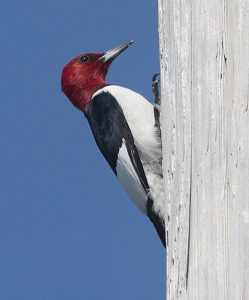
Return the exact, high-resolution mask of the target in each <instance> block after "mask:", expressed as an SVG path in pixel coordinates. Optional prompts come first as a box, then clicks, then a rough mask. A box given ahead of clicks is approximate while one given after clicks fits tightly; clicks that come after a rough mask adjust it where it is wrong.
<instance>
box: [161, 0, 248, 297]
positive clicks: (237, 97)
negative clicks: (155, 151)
mask: <svg viewBox="0 0 249 300" xmlns="http://www.w3.org/2000/svg"><path fill="white" fill-rule="evenodd" d="M159 38H160V55H161V94H162V105H161V106H162V108H161V114H162V138H163V169H164V178H165V197H166V200H167V208H168V215H167V216H166V220H167V222H166V223H167V224H166V228H167V233H166V238H167V243H168V245H167V300H171V299H172V300H176V299H188V300H239V299H240V300H242V299H243V300H248V299H249V108H248V102H249V75H248V74H249V0H210V1H206V0H192V1H191V0H185V1H182V0H159Z"/></svg>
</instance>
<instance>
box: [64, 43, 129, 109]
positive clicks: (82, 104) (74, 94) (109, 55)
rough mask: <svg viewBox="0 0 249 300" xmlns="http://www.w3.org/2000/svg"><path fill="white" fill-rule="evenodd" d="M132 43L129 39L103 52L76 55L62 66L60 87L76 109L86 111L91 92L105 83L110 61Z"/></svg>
mask: <svg viewBox="0 0 249 300" xmlns="http://www.w3.org/2000/svg"><path fill="white" fill-rule="evenodd" d="M132 43H133V41H130V42H128V43H125V44H123V45H121V46H118V47H116V48H113V49H111V50H108V51H106V52H105V53H86V54H81V55H78V56H76V57H75V58H73V59H72V60H71V61H70V62H69V63H68V64H67V65H66V66H65V67H64V69H63V71H62V76H61V88H62V91H63V92H64V93H65V95H66V96H67V97H68V98H69V99H70V101H71V102H72V103H73V104H74V105H75V106H76V107H77V108H78V109H80V110H81V111H86V109H87V105H88V103H89V102H90V101H91V98H92V96H93V94H94V93H95V92H96V91H97V90H98V89H100V88H102V87H103V86H105V85H106V83H105V77H106V74H107V71H108V68H109V66H110V64H111V62H112V61H113V60H114V59H115V58H116V57H117V56H118V55H119V54H120V53H122V52H123V51H124V50H125V49H127V48H128V47H129V46H130V45H131V44H132Z"/></svg>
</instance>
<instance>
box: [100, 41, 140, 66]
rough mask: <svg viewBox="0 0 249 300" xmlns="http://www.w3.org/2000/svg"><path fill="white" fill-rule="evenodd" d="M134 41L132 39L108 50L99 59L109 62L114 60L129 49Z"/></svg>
mask: <svg viewBox="0 0 249 300" xmlns="http://www.w3.org/2000/svg"><path fill="white" fill-rule="evenodd" d="M133 42H134V41H133V40H131V41H129V42H127V43H125V44H122V45H120V46H118V47H116V48H113V49H110V50H108V51H106V52H105V53H104V54H103V55H102V56H101V57H100V58H99V59H98V60H99V61H103V62H107V61H110V62H112V61H113V60H114V59H115V58H116V57H117V56H119V54H121V53H122V52H123V51H124V50H125V49H127V48H128V47H129V46H130V45H131V44H132V43H133Z"/></svg>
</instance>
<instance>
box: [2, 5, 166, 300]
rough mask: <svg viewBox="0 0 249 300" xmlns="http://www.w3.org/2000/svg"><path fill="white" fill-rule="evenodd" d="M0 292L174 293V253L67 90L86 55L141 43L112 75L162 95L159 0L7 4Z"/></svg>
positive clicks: (49, 298) (16, 296)
mask: <svg viewBox="0 0 249 300" xmlns="http://www.w3.org/2000/svg"><path fill="white" fill-rule="evenodd" d="M0 36H1V47H0V51H1V57H0V65H1V72H0V81H1V89H0V95H1V110H0V136H1V150H0V158H1V168H0V203H1V206H0V207H1V209H0V237H1V243H0V266H1V267H0V299H4V300H20V299H25V300H34V299H35V300H40V299H44V300H57V299H58V300H68V299H70V300H71V299H72V300H76V299H77V300H78V299H86V300H95V299H96V300H97V299H115V300H121V299H129V300H133V299H136V300H137V299H139V300H147V299H148V300H149V299H152V300H154V299H164V297H165V296H164V294H165V271H164V269H165V252H164V249H163V247H162V245H161V242H160V240H159V238H158V237H157V234H156V232H155V229H154V228H153V226H152V224H150V222H149V220H148V219H147V218H146V217H144V216H143V215H142V214H141V213H140V212H139V211H138V210H137V208H136V207H135V206H134V205H133V203H132V202H131V200H130V199H129V198H128V196H127V195H126V194H125V192H124V191H123V190H122V188H121V186H120V185H119V183H118V182H117V180H116V178H115V176H114V175H113V174H112V171H111V170H110V168H109V167H108V165H107V163H106V162H105V161H104V159H103V158H102V156H101V154H100V153H99V150H98V149H97V147H96V145H95V142H94V140H93V137H92V135H91V132H90V130H89V127H88V124H87V122H86V120H85V119H84V116H83V115H82V113H80V112H79V111H78V110H76V109H75V108H74V107H73V106H72V104H71V103H70V102H69V101H68V100H67V99H66V97H65V96H64V95H63V94H62V92H61V88H60V76H61V71H62V68H63V66H64V65H65V64H66V63H67V62H68V61H69V60H70V59H71V58H72V57H73V56H75V55H77V54H78V53H82V52H88V51H91V52H103V51H105V50H108V49H109V48H112V47H114V46H117V45H119V44H121V43H123V42H126V41H128V40H130V39H134V40H135V43H134V44H133V45H132V46H131V47H130V48H129V49H128V50H127V51H125V52H124V53H123V54H122V55H121V56H120V57H119V58H118V59H117V60H116V61H115V62H114V63H113V65H112V67H111V69H110V72H109V74H108V78H107V81H108V82H111V83H115V84H119V85H122V86H126V87H129V88H131V89H133V90H136V91H138V92H140V93H141V94H143V95H144V96H145V97H146V98H147V99H152V93H151V76H152V74H153V73H155V72H157V71H158V70H159V62H158V34H157V6H156V2H155V1H146V2H145V1H141V0H138V1H132V0H127V1H114V0H107V1H93V0H92V1H78V0H70V1H65V0H61V1H58V0H54V1H47V0H44V1H39V2H38V1H27V0H23V1H20V0H9V1H1V3H0Z"/></svg>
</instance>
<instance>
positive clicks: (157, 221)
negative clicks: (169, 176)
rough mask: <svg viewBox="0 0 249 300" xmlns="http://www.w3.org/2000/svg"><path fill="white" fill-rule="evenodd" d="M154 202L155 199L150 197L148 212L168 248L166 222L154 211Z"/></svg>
mask: <svg viewBox="0 0 249 300" xmlns="http://www.w3.org/2000/svg"><path fill="white" fill-rule="evenodd" d="M153 203H154V202H153V200H151V199H150V198H148V201H147V214H148V217H149V219H150V220H151V222H152V223H153V224H154V226H155V228H156V231H157V233H158V235H159V238H160V240H161V242H162V244H163V246H164V248H166V239H165V223H164V220H163V219H162V218H161V217H160V216H159V215H157V214H156V213H155V212H154V210H153Z"/></svg>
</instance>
